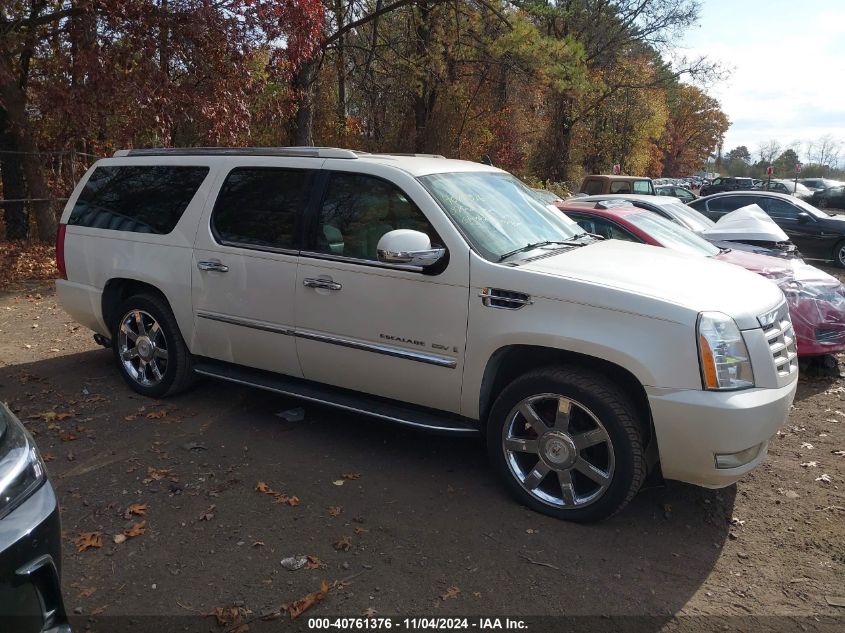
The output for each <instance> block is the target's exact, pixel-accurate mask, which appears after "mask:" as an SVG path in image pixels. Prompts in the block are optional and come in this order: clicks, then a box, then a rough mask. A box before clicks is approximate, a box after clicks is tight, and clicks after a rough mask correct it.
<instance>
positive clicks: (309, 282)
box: [302, 278, 343, 290]
mask: <svg viewBox="0 0 845 633" xmlns="http://www.w3.org/2000/svg"><path fill="white" fill-rule="evenodd" d="M302 285H303V286H305V287H306V288H323V289H325V290H340V289H341V288H343V285H342V284H339V283H337V282H336V281H332V280H331V279H308V278H306V279H303V280H302Z"/></svg>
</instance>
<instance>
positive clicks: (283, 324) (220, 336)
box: [191, 159, 316, 376]
mask: <svg viewBox="0 0 845 633" xmlns="http://www.w3.org/2000/svg"><path fill="white" fill-rule="evenodd" d="M279 162H280V161H279V160H278V159H274V166H273V167H268V166H261V165H256V166H251V167H237V168H235V169H233V170H231V171H230V172H229V173H228V174H227V175H226V176H225V180H224V182H223V185H222V187H221V190H220V194H219V196H218V198H217V201H216V203H215V204H214V207H213V210H211V211H210V212H207V213H206V214H205V217H204V220H203V223H202V226H201V228H200V230H199V231H198V234H197V239H196V243H195V246H194V256H193V260H194V261H193V268H192V270H193V280H192V288H191V292H192V296H193V305H194V317H195V327H194V332H195V340H194V344H193V346H192V349H194V351H195V353H196V354H199V355H202V356H208V357H210V358H215V359H218V360H223V361H228V362H232V363H238V364H241V365H247V366H250V367H255V368H258V369H266V370H269V371H275V372H279V373H283V374H287V375H290V376H301V375H302V372H301V370H300V367H299V361H298V359H297V356H296V343H295V342H294V338H293V329H294V314H295V303H294V301H295V296H296V267H297V261H298V258H299V248H300V235H301V226H302V217H303V214H304V211H305V207H306V206H307V204H308V199H309V196H310V194H311V189H312V185H313V182H314V180H315V174H316V171H314V170H308V169H302V168H301V161H298V163H295V162H293V161H291V163H292V164H291V167H290V168H286V167H280V166H278V165H279ZM296 164H298V165H300V168H295V167H294V165H296Z"/></svg>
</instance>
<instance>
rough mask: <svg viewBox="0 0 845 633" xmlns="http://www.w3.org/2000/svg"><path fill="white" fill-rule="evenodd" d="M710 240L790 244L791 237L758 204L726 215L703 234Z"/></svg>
mask: <svg viewBox="0 0 845 633" xmlns="http://www.w3.org/2000/svg"><path fill="white" fill-rule="evenodd" d="M701 234H702V235H703V236H704V237H706V238H707V239H708V240H728V241H731V240H733V241H737V242H741V241H744V240H754V241H755V242H757V241H759V242H788V241H789V236H787V234H786V233H784V232H783V229H782V228H780V227H779V226H778V225H777V224H775V221H774V220H772V218H770V217H769V216H768V215H767V214H766V212H765V211H763V209H761V208H760V207H759V206H757V205H756V204H749V205H748V206H747V207H741V208H739V209H737V210H736V211H731V212H730V213H726V214H725V215H723V216H722V217H721V218H719V221H718V222H716V226H713V227H710V228H709V229H705V230H704V231H702V233H701Z"/></svg>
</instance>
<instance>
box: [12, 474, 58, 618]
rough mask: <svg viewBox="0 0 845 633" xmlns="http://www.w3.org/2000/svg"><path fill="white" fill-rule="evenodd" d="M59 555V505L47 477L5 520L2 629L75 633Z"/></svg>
mask: <svg viewBox="0 0 845 633" xmlns="http://www.w3.org/2000/svg"><path fill="white" fill-rule="evenodd" d="M60 557H61V525H60V523H59V507H58V504H57V502H56V494H55V492H54V491H53V487H52V486H51V485H50V482H49V481H45V482H44V484H43V485H42V486H41V487H40V488H38V490H36V491H35V492H34V493H33V494H32V495H30V497H29V498H27V499H26V501H24V502H23V503H22V504H20V505H19V506H18V507H17V508H15V509H14V510H13V511H12V512H11V513H10V514H8V515H6V516H5V517H3V519H2V520H0V631H10V632H11V631H15V633H70V627H69V626H68V624H67V617H66V613H65V608H64V603H63V601H62V594H61V582H60V570H59V564H60V560H61V558H60Z"/></svg>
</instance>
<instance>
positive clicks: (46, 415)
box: [29, 411, 76, 422]
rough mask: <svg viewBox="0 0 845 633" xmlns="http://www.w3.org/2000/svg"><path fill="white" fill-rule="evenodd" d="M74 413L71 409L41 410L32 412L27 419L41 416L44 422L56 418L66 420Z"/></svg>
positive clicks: (53, 420) (52, 420)
mask: <svg viewBox="0 0 845 633" xmlns="http://www.w3.org/2000/svg"><path fill="white" fill-rule="evenodd" d="M75 415H76V413H74V412H73V411H43V412H41V413H34V414H32V415H31V416H29V419H30V420H35V419H37V418H42V419H43V420H44V421H45V422H55V421H56V420H58V421H60V422H61V421H62V420H67V419H68V418H72V417H73V416H75Z"/></svg>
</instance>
